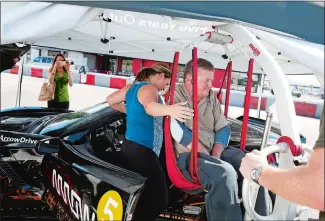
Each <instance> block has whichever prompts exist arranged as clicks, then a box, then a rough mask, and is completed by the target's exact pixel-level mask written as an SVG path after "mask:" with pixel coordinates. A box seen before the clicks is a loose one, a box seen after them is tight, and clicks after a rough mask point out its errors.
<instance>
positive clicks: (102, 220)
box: [97, 190, 123, 221]
mask: <svg viewBox="0 0 325 221" xmlns="http://www.w3.org/2000/svg"><path fill="white" fill-rule="evenodd" d="M122 218H123V203H122V198H121V196H120V194H119V193H118V192H116V191H114V190H110V191H107V192H106V193H105V194H104V195H103V196H102V197H101V198H100V200H99V203H98V206H97V219H98V221H113V220H122Z"/></svg>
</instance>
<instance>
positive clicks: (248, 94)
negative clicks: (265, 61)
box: [240, 58, 254, 150]
mask: <svg viewBox="0 0 325 221" xmlns="http://www.w3.org/2000/svg"><path fill="white" fill-rule="evenodd" d="M253 66H254V59H253V58H251V59H249V65H248V72H247V77H248V79H247V85H246V94H245V103H244V116H243V124H242V130H241V139H240V149H241V150H245V147H246V135H247V128H248V118H249V108H250V103H251V90H252V78H253Z"/></svg>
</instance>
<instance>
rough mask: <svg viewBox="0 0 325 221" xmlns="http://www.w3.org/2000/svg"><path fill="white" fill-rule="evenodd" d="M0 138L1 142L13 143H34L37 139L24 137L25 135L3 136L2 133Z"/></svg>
mask: <svg viewBox="0 0 325 221" xmlns="http://www.w3.org/2000/svg"><path fill="white" fill-rule="evenodd" d="M0 140H1V141H2V142H14V143H30V144H36V142H37V140H33V139H31V138H28V139H27V138H25V137H5V136H3V135H1V136H0Z"/></svg>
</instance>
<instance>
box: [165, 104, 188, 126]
mask: <svg viewBox="0 0 325 221" xmlns="http://www.w3.org/2000/svg"><path fill="white" fill-rule="evenodd" d="M186 103H187V102H181V103H177V104H173V105H170V106H169V108H170V111H169V116H171V117H173V118H175V119H176V120H178V121H181V122H186V121H187V120H189V119H191V118H192V117H193V116H194V114H193V112H194V111H193V109H191V108H188V107H184V106H183V105H185V104H186Z"/></svg>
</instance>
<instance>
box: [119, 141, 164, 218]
mask: <svg viewBox="0 0 325 221" xmlns="http://www.w3.org/2000/svg"><path fill="white" fill-rule="evenodd" d="M121 153H122V155H123V158H124V159H123V160H124V162H125V164H126V165H125V166H126V167H127V169H129V170H131V171H134V172H136V173H139V174H141V175H142V176H144V177H145V178H147V180H146V183H145V187H144V191H143V194H142V195H141V197H140V199H139V201H138V204H137V206H136V210H135V214H134V218H135V219H136V220H155V219H156V218H157V217H158V216H159V215H160V214H161V213H162V212H163V211H164V209H165V208H166V207H167V203H168V190H167V184H166V177H165V174H164V171H163V169H162V166H161V164H160V161H159V158H158V157H157V155H156V154H155V153H154V152H153V151H152V150H151V149H149V148H147V147H145V146H143V145H140V144H138V143H135V142H133V141H130V140H128V139H124V141H123V145H122V150H121Z"/></svg>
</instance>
